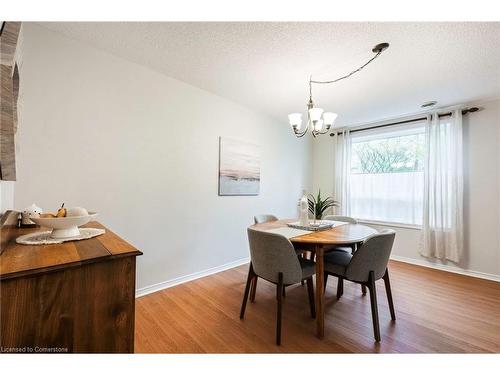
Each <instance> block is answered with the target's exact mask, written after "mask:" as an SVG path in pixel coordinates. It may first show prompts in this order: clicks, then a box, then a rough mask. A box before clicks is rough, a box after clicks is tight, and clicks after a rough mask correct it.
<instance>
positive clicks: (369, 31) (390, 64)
mask: <svg viewBox="0 0 500 375" xmlns="http://www.w3.org/2000/svg"><path fill="white" fill-rule="evenodd" d="M40 25H42V26H44V27H46V28H49V29H51V30H53V31H56V32H59V33H61V34H64V35H66V36H69V37H72V38H75V39H78V40H81V41H85V42H88V43H90V44H92V45H94V46H96V47H98V48H101V49H104V50H106V51H109V52H111V53H113V54H115V55H118V56H121V57H123V58H125V59H127V60H130V61H133V62H136V63H139V64H142V65H146V66H148V67H150V68H152V69H154V70H157V71H159V72H162V73H164V74H166V75H168V76H170V77H173V78H176V79H179V80H182V81H184V82H187V83H189V84H192V85H194V86H197V87H200V88H203V89H205V90H208V91H211V92H213V93H216V94H218V95H220V96H223V97H226V98H228V99H231V100H233V101H236V102H238V103H241V104H243V105H245V106H248V107H250V108H253V109H256V110H258V111H261V112H265V113H267V114H269V115H271V116H272V117H274V118H276V119H280V120H281V121H283V122H285V123H286V122H287V118H286V116H287V114H288V113H290V112H297V111H305V104H306V101H307V99H308V78H309V75H311V74H312V76H313V79H318V80H324V79H332V78H337V77H338V76H340V75H343V74H345V73H347V72H349V71H350V70H352V69H353V68H356V67H357V66H359V65H360V64H362V63H363V62H365V61H366V60H367V59H368V58H370V57H371V56H372V55H373V54H372V52H371V48H372V47H373V46H374V45H375V44H377V43H379V42H389V43H390V45H391V46H390V48H389V49H388V50H387V51H386V52H384V53H383V54H382V55H381V56H380V57H379V59H377V60H376V61H375V62H374V63H373V64H371V65H369V66H368V67H367V68H365V69H364V70H363V71H361V72H360V73H358V74H357V75H355V76H353V77H352V78H350V79H348V80H345V81H342V82H340V83H338V84H334V85H324V86H315V87H314V88H313V97H314V100H315V102H316V104H317V106H320V107H323V108H324V109H325V110H329V111H334V112H337V113H338V114H339V117H338V120H337V124H338V125H349V124H356V123H362V122H367V121H373V120H378V119H382V118H386V117H391V116H395V115H400V114H405V113H413V112H416V111H419V110H420V104H422V103H423V102H425V101H428V100H437V101H438V106H446V105H453V104H459V103H465V102H469V101H473V100H478V99H486V98H493V97H500V23H366V22H356V23H266V22H242V23H228V22H216V23H213V22H186V23H184V22H182V23H173V22H160V23H149V22H137V23H86V22H85V23H40Z"/></svg>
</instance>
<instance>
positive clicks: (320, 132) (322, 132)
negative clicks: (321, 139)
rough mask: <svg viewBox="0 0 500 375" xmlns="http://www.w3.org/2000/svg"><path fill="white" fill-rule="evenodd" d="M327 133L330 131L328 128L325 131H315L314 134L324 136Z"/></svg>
mask: <svg viewBox="0 0 500 375" xmlns="http://www.w3.org/2000/svg"><path fill="white" fill-rule="evenodd" d="M329 131H330V128H328V129H325V130H324V131H316V133H318V134H326V133H328V132H329Z"/></svg>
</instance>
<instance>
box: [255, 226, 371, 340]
mask: <svg viewBox="0 0 500 375" xmlns="http://www.w3.org/2000/svg"><path fill="white" fill-rule="evenodd" d="M296 221H297V219H285V220H277V221H269V222H266V223H259V224H254V225H252V226H251V227H250V228H253V229H257V230H263V231H272V232H275V233H276V232H277V233H280V232H281V234H283V235H285V236H286V237H288V239H289V240H290V242H291V243H292V244H293V246H294V247H295V249H296V250H301V251H310V252H311V253H312V254H313V256H314V259H315V262H316V264H315V267H316V298H315V303H316V331H317V336H318V337H319V338H320V339H322V338H323V337H324V335H325V293H324V290H325V285H324V277H323V275H324V269H325V268H324V255H325V253H328V252H329V251H332V250H334V249H335V247H336V246H352V245H359V244H361V243H363V242H364V241H365V240H366V239H367V238H368V237H370V236H371V235H373V234H375V233H378V232H377V230H376V229H374V228H371V227H369V226H367V225H362V224H350V223H338V224H337V225H338V226H337V225H336V226H334V227H332V228H330V229H324V230H317V231H300V230H298V231H297V230H296V231H294V230H291V228H289V226H288V224H289V223H291V222H296ZM295 234H298V235H295Z"/></svg>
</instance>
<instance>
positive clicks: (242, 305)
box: [240, 263, 256, 319]
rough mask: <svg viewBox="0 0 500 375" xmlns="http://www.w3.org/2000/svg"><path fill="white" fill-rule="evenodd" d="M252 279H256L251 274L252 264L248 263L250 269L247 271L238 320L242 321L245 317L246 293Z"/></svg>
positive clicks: (252, 273)
mask: <svg viewBox="0 0 500 375" xmlns="http://www.w3.org/2000/svg"><path fill="white" fill-rule="evenodd" d="M254 277H255V279H256V276H255V274H254V272H253V267H252V263H250V268H249V269H248V277H247V284H246V286H245V294H244V295H243V303H242V304H241V310H240V319H243V318H244V316H245V309H246V307H247V300H248V292H249V291H250V284H251V282H252V280H254Z"/></svg>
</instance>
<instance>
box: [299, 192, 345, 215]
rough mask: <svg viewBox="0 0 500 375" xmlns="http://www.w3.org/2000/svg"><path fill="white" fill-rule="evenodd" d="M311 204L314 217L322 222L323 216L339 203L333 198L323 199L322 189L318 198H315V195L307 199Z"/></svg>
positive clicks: (310, 207) (310, 209) (310, 195)
mask: <svg viewBox="0 0 500 375" xmlns="http://www.w3.org/2000/svg"><path fill="white" fill-rule="evenodd" d="M307 200H308V202H309V212H310V213H311V214H312V215H313V217H314V218H315V219H316V220H320V219H321V218H322V217H323V214H324V213H325V211H326V210H328V209H329V208H330V207H337V206H338V205H339V202H337V201H336V200H335V199H333V197H326V198H324V199H322V197H321V189H319V190H318V196H317V197H314V195H312V194H309V196H308V198H307Z"/></svg>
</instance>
